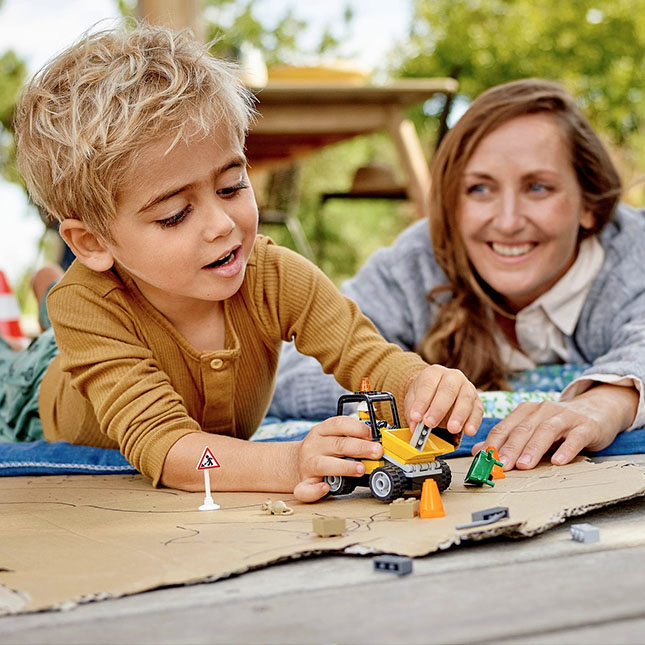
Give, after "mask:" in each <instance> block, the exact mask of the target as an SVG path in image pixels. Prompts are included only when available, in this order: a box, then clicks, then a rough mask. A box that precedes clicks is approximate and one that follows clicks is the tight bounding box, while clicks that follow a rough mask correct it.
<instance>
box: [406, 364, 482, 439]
mask: <svg viewBox="0 0 645 645" xmlns="http://www.w3.org/2000/svg"><path fill="white" fill-rule="evenodd" d="M483 416H484V404H483V403H482V401H481V399H480V398H479V394H477V390H476V388H475V386H474V385H473V384H472V383H471V382H470V381H469V380H468V379H467V378H466V377H465V376H464V375H463V373H462V372H460V371H459V370H456V369H450V368H448V367H443V366H442V365H430V366H429V367H426V368H425V369H424V370H422V371H421V372H419V374H418V375H417V377H416V378H415V380H414V381H413V382H412V384H411V385H410V387H409V388H408V391H407V393H406V395H405V418H406V419H407V420H408V423H409V425H410V428H414V427H415V426H416V425H417V424H418V423H419V421H421V419H423V422H424V423H425V424H426V425H427V426H428V427H429V428H434V427H436V426H438V425H440V426H441V427H445V428H447V429H448V430H449V431H450V432H452V433H453V434H457V433H459V432H461V431H462V430H464V431H465V432H466V434H468V435H474V434H475V433H476V432H477V428H479V424H480V423H481V421H482V418H483Z"/></svg>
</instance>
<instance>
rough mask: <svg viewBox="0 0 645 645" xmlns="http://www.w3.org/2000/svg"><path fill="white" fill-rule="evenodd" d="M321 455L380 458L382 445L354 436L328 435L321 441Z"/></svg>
mask: <svg viewBox="0 0 645 645" xmlns="http://www.w3.org/2000/svg"><path fill="white" fill-rule="evenodd" d="M321 447H322V451H321V453H322V455H333V456H334V457H355V458H356V459H380V458H381V455H382V454H383V446H382V445H381V444H380V443H379V442H377V441H366V440H365V439H358V438H356V437H344V436H340V437H339V436H335V437H329V438H326V439H325V440H324V443H321Z"/></svg>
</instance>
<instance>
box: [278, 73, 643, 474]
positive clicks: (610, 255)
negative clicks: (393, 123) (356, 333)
mask: <svg viewBox="0 0 645 645" xmlns="http://www.w3.org/2000/svg"><path fill="white" fill-rule="evenodd" d="M432 180H433V182H432V195H431V212H430V226H429V229H430V230H429V231H428V223H427V222H425V221H420V222H416V223H415V224H413V225H412V226H411V227H409V228H408V229H407V230H406V231H404V232H403V233H402V234H401V235H400V236H399V238H398V239H397V240H396V242H395V243H394V245H393V246H391V247H389V248H387V249H380V250H379V251H377V252H376V253H375V254H374V255H373V256H372V257H371V258H370V259H369V260H368V261H367V263H366V264H365V266H364V267H363V268H362V269H361V270H360V271H359V272H358V274H357V275H356V276H355V277H354V278H352V279H351V280H349V281H348V282H347V283H345V284H344V285H343V291H344V293H345V294H346V295H347V296H349V297H351V298H353V299H354V300H356V301H357V303H358V304H359V305H360V307H361V309H362V310H363V311H364V312H365V313H366V314H367V315H368V316H369V317H370V318H371V319H372V320H373V322H374V323H375V325H376V326H377V327H378V329H379V330H380V331H381V333H382V334H383V335H384V336H385V337H386V338H387V339H388V340H390V341H392V342H395V343H397V344H399V345H401V346H402V347H404V348H405V349H414V350H416V351H418V352H419V353H420V354H421V355H422V356H423V357H424V358H425V359H426V360H427V361H428V362H430V363H442V364H444V365H446V366H449V367H456V368H459V369H461V370H462V371H463V372H464V373H465V374H466V376H467V377H468V378H469V379H471V380H472V381H473V382H474V383H475V384H476V385H477V387H479V388H480V389H482V390H496V389H497V390H499V389H508V384H507V378H508V377H509V376H510V375H512V374H513V373H514V372H517V371H519V370H526V369H531V368H533V367H535V366H536V365H540V364H550V363H565V362H566V363H576V364H580V365H587V364H588V367H587V369H585V370H584V372H583V373H582V375H581V376H580V378H578V379H576V380H575V381H574V382H573V383H571V384H570V385H568V386H567V387H566V388H565V389H564V391H563V392H562V395H561V396H560V398H559V400H558V401H557V402H555V401H542V402H540V403H522V404H521V405H519V406H518V407H517V408H516V409H515V410H513V411H512V412H511V414H509V415H508V416H507V417H506V418H505V419H504V420H502V421H501V422H500V423H498V424H497V425H496V426H495V427H494V428H493V429H492V430H491V432H490V434H489V435H488V437H487V438H486V441H485V442H480V443H478V444H475V446H474V448H473V452H475V451H476V450H478V449H480V447H481V446H482V443H484V444H485V445H487V446H488V445H493V446H495V447H496V448H497V449H498V451H499V454H500V459H501V460H502V461H503V462H504V464H505V468H506V469H507V470H508V469H511V468H513V467H517V468H520V469H529V468H533V467H534V466H535V465H536V464H537V463H538V462H539V461H540V459H541V458H542V457H543V456H544V455H545V453H547V452H548V451H550V450H552V446H553V450H554V452H553V454H552V456H551V461H552V463H554V464H557V465H560V464H566V463H568V462H569V461H571V460H572V459H573V458H574V457H575V456H576V455H577V454H578V453H579V452H580V451H581V450H583V449H584V448H588V449H590V450H600V449H602V448H604V447H606V446H607V445H609V444H610V443H611V442H612V441H613V440H614V438H615V437H616V435H617V434H618V433H620V432H622V431H624V430H630V429H632V428H636V427H640V426H642V425H644V424H645V405H644V403H643V397H642V394H641V393H642V391H643V387H642V386H643V380H645V272H643V270H642V262H641V259H640V257H641V254H642V251H641V249H642V248H643V246H644V245H645V218H643V216H642V214H640V213H638V212H636V211H634V210H633V209H631V208H629V207H628V206H625V205H622V204H621V205H618V199H619V195H620V192H621V185H620V180H619V178H618V174H617V172H616V170H615V168H614V166H613V164H612V162H611V160H610V158H609V155H608V154H607V151H606V150H605V148H604V147H603V145H602V143H601V142H600V140H599V138H598V136H597V135H596V134H595V133H594V131H593V129H592V128H591V126H590V125H589V123H588V122H587V121H586V119H585V118H584V117H583V116H582V114H581V113H580V112H579V110H578V109H577V107H576V105H575V103H574V100H573V99H572V98H571V97H570V96H569V95H568V94H567V93H566V92H565V90H564V89H563V88H562V87H561V86H559V85H557V84H555V83H551V82H548V81H543V80H538V79H527V80H521V81H514V82H511V83H506V84H503V85H499V86H497V87H494V88H492V89H490V90H488V91H486V92H484V93H483V94H482V95H481V96H480V97H479V98H478V99H477V100H475V101H474V102H473V104H472V105H471V106H470V108H469V109H468V110H467V112H466V113H465V114H464V115H463V116H462V118H461V119H460V121H459V122H458V123H457V124H456V125H455V126H454V128H452V130H451V131H450V132H449V133H448V134H447V135H446V137H445V138H444V141H443V142H442V144H441V146H440V148H439V150H438V151H437V154H436V156H435V158H434V160H433V163H432ZM429 233H430V234H431V238H430V235H429ZM430 239H432V242H431V241H430ZM296 344H297V339H296ZM338 394H339V389H338V387H337V386H336V385H335V383H334V382H333V380H331V378H330V377H326V376H325V375H323V374H322V373H321V372H320V368H318V369H316V365H315V364H313V362H312V361H310V360H309V359H308V358H307V357H303V356H301V355H299V354H298V353H297V352H296V351H295V349H294V348H293V347H289V348H288V349H286V350H285V353H284V356H283V360H282V365H281V370H280V372H279V375H278V386H277V390H276V394H275V397H274V401H273V404H272V408H271V410H270V413H271V414H274V415H276V416H280V417H282V418H287V417H291V418H296V417H303V416H305V417H307V418H319V417H324V416H327V415H330V414H333V413H334V403H335V400H336V398H337V396H338Z"/></svg>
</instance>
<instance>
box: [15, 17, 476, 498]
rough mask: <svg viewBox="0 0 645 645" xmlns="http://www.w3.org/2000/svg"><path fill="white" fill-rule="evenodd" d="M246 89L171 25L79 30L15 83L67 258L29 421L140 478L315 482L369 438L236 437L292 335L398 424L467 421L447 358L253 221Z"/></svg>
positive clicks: (297, 488)
mask: <svg viewBox="0 0 645 645" xmlns="http://www.w3.org/2000/svg"><path fill="white" fill-rule="evenodd" d="M252 114H253V108H252V100H251V99H250V98H249V94H248V93H247V91H246V90H245V89H244V88H243V87H242V86H241V85H240V83H239V82H238V80H237V76H236V74H235V70H234V68H232V67H231V66H230V65H228V64H227V63H224V62H222V61H218V60H215V59H213V58H212V57H210V56H209V55H208V52H207V50H206V48H205V47H204V46H203V45H201V44H199V43H197V42H195V41H193V40H191V39H190V37H189V36H188V35H187V34H186V33H183V32H182V33H179V34H175V33H173V32H171V31H169V30H167V29H164V28H159V27H150V26H145V25H142V26H139V27H137V28H136V29H134V30H133V31H131V32H129V33H128V32H121V31H107V32H102V33H99V34H94V35H90V36H86V37H85V38H84V39H83V40H82V41H80V42H79V43H77V44H76V45H74V46H72V47H71V48H70V49H69V50H67V51H65V52H63V53H62V54H60V55H59V56H58V57H57V58H56V59H54V60H53V61H51V62H50V63H49V64H48V65H47V66H46V67H45V68H44V69H43V70H42V71H41V72H40V73H39V74H38V75H37V76H36V77H35V78H34V79H33V80H32V81H31V83H29V84H28V85H27V87H26V89H25V92H24V95H23V98H22V100H21V104H20V106H19V109H18V114H17V119H16V138H17V147H18V161H19V165H20V168H21V171H22V173H23V175H24V177H25V180H26V182H27V186H28V187H29V190H30V193H31V195H32V197H33V199H34V201H35V202H36V203H37V204H39V205H41V206H42V207H43V209H45V210H46V211H47V212H48V213H49V215H50V216H51V217H55V218H56V219H58V220H59V221H60V233H61V235H62V236H63V238H64V239H65V241H66V243H67V244H68V245H69V247H70V248H71V249H72V251H73V252H74V254H75V256H76V258H77V259H76V261H75V262H74V263H73V264H72V266H71V267H70V268H69V270H68V271H67V273H66V275H65V276H64V278H63V279H62V280H61V281H60V282H59V283H58V285H57V286H56V287H54V288H53V289H52V291H51V292H50V294H49V296H48V301H47V303H48V311H49V316H50V318H51V321H52V325H53V327H54V331H55V334H56V340H57V343H58V345H59V349H60V354H59V356H58V357H57V358H56V359H55V360H54V361H53V363H52V364H51V366H50V367H49V368H48V370H47V372H46V374H45V376H44V378H43V382H42V385H41V390H40V400H39V409H40V415H41V419H42V423H43V427H44V433H45V437H46V438H47V439H49V440H52V441H53V440H60V439H62V440H67V441H71V442H73V443H82V444H89V445H96V446H104V447H119V448H120V450H121V452H122V453H123V454H124V455H125V456H126V458H127V459H128V460H129V461H130V462H131V463H132V464H133V465H134V466H135V467H136V468H137V469H138V470H139V471H140V472H141V473H143V474H144V475H145V476H147V477H150V478H151V479H152V480H153V483H154V484H155V485H156V484H158V483H161V484H163V485H165V486H170V487H174V488H181V489H185V490H193V491H196V490H199V489H200V488H201V476H200V475H201V474H200V473H197V472H196V470H195V465H196V463H197V461H198V459H199V456H200V455H201V453H202V451H203V449H204V447H205V446H206V445H208V446H209V447H210V448H211V450H212V451H213V453H214V454H215V455H216V456H217V459H218V461H219V463H220V464H221V466H222V467H221V468H219V469H218V470H217V472H216V474H215V475H214V477H215V481H214V487H216V488H217V489H218V490H258V491H259V490H262V491H276V492H288V491H292V490H293V491H294V494H295V495H296V497H297V498H298V499H300V500H302V501H314V500H316V499H319V498H320V497H322V496H323V495H325V493H326V492H327V490H328V486H327V484H325V483H323V482H322V477H323V476H324V475H347V476H357V475H360V474H362V471H363V465H362V464H361V463H360V462H355V461H352V460H347V459H343V457H345V456H350V457H362V458H372V459H375V458H378V457H379V456H380V454H381V450H382V449H381V446H380V445H376V444H374V443H372V442H370V441H369V435H368V431H367V428H366V426H365V425H363V424H362V423H360V422H359V421H357V420H355V419H350V418H334V419H328V420H326V421H324V422H323V423H321V424H319V425H318V426H316V427H315V428H313V429H312V431H311V432H310V433H309V435H308V437H307V438H306V439H304V440H303V441H302V442H285V443H274V444H265V443H253V442H248V441H245V440H246V439H248V438H249V437H250V436H251V434H252V433H253V432H254V431H255V429H256V428H257V426H258V424H259V423H260V421H261V419H262V417H263V415H264V413H265V411H266V409H267V407H268V404H269V401H270V397H271V392H272V388H273V381H274V376H275V370H276V366H277V362H278V355H279V350H280V345H281V342H282V341H283V340H290V339H293V338H295V341H296V344H297V346H298V347H299V349H300V350H301V351H302V352H304V353H308V354H310V355H313V356H315V357H316V358H317V359H318V360H319V361H320V362H321V364H322V365H323V368H324V369H325V370H326V371H329V372H333V373H334V375H335V377H336V378H337V379H338V380H339V382H341V383H342V384H343V386H344V387H346V388H348V389H357V387H358V383H360V378H361V377H362V376H364V375H369V377H370V379H371V382H372V384H373V385H374V386H375V387H377V388H378V389H384V390H389V391H392V392H393V393H394V394H395V396H396V397H397V399H398V400H399V401H401V402H404V409H405V416H406V418H407V419H408V421H409V422H410V423H411V424H415V423H416V422H418V421H419V420H421V418H424V419H425V420H426V422H428V424H429V425H436V424H437V423H439V422H440V421H441V420H442V419H444V417H445V419H444V421H445V422H447V427H448V428H449V430H451V431H452V432H460V431H461V430H462V429H463V428H464V427H466V426H472V428H471V429H474V428H476V427H477V426H478V425H479V423H480V421H481V418H482V414H483V407H482V404H481V402H480V400H479V397H478V396H477V393H476V391H475V389H474V387H473V386H472V384H470V382H469V381H467V380H466V379H465V377H464V376H463V375H462V374H461V373H460V372H457V371H455V370H447V369H445V368H443V367H441V366H431V367H428V366H427V365H426V364H425V363H423V362H422V361H421V360H420V359H419V358H418V357H417V356H416V355H415V354H412V353H404V352H402V351H401V350H400V349H399V348H397V347H396V346H394V345H391V344H388V343H386V342H385V341H384V340H383V339H382V338H381V337H380V336H379V335H378V334H377V332H376V330H375V328H374V327H373V326H372V325H371V323H369V322H368V321H367V319H365V318H364V317H363V316H362V314H360V312H359V310H358V308H357V307H356V305H354V303H353V302H351V301H349V300H347V299H345V298H344V297H342V296H341V295H340V294H339V292H338V291H337V290H336V289H335V288H334V286H333V285H332V284H331V283H330V282H329V280H327V279H326V278H325V276H324V275H323V274H322V273H321V272H320V271H319V270H317V269H316V267H314V266H313V265H311V264H310V263H309V262H307V261H306V260H304V259H303V258H301V257H300V256H298V255H297V254H295V253H292V252H290V251H288V250H287V249H283V248H280V247H278V246H276V245H274V244H273V243H272V242H271V241H270V240H269V239H268V238H265V237H262V236H258V235H257V219H258V217H257V215H258V214H257V207H256V204H255V200H254V197H253V191H252V189H251V186H250V184H249V180H248V177H247V172H246V160H245V157H244V136H245V133H246V131H247V129H248V125H249V121H250V118H251V117H252Z"/></svg>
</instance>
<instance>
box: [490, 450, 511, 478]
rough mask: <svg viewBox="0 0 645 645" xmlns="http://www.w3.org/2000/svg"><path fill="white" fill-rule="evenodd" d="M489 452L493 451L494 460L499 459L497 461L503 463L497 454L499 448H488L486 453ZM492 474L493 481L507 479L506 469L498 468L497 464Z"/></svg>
mask: <svg viewBox="0 0 645 645" xmlns="http://www.w3.org/2000/svg"><path fill="white" fill-rule="evenodd" d="M489 450H492V451H493V459H497V461H502V460H501V459H500V458H499V455H498V454H497V448H495V446H488V448H486V452H488V451H489ZM490 474H491V475H492V477H493V479H505V477H506V473H505V472H504V469H503V468H502V467H501V466H498V465H497V464H495V465H494V466H493V470H491V471H490Z"/></svg>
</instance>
